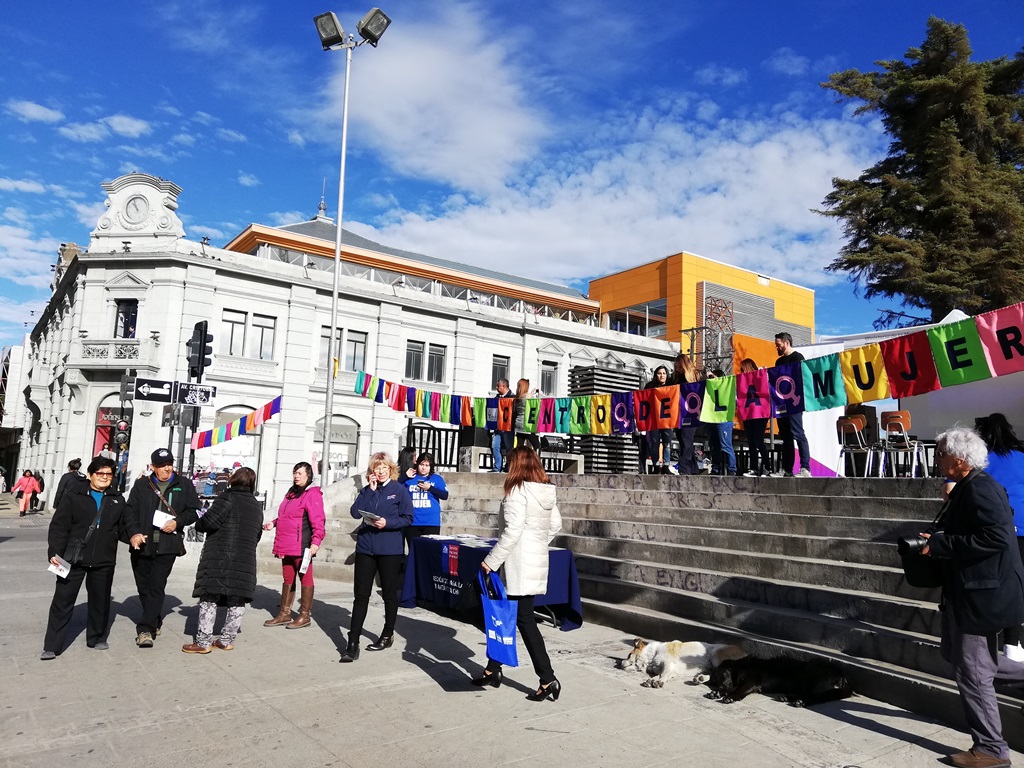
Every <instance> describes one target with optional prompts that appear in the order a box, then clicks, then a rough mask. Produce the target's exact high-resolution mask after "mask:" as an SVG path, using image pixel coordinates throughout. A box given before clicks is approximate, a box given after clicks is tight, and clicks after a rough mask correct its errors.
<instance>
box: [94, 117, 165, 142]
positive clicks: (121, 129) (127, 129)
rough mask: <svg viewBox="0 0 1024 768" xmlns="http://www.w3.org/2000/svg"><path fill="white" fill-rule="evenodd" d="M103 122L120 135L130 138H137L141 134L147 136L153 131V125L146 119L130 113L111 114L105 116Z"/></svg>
mask: <svg viewBox="0 0 1024 768" xmlns="http://www.w3.org/2000/svg"><path fill="white" fill-rule="evenodd" d="M102 122H103V123H104V124H106V125H107V127H109V128H110V130H112V131H113V132H114V133H116V134H117V135H118V136H125V137H127V138H129V139H137V138H138V137H139V136H146V135H148V134H150V133H152V131H153V127H152V126H151V125H150V124H149V123H148V122H146V121H145V120H139V119H138V118H137V117H129V116H128V115H111V116H110V117H105V118H103V121H102Z"/></svg>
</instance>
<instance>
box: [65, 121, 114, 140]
mask: <svg viewBox="0 0 1024 768" xmlns="http://www.w3.org/2000/svg"><path fill="white" fill-rule="evenodd" d="M57 130H58V132H60V134H61V136H65V137H67V138H69V139H71V140H72V141H81V142H83V143H84V142H92V141H103V139H105V138H107V137H108V136H109V135H110V131H108V130H107V126H106V125H104V124H103V123H68V124H67V125H62V126H61V127H60V128H58V129H57Z"/></svg>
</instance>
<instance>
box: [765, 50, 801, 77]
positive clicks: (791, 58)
mask: <svg viewBox="0 0 1024 768" xmlns="http://www.w3.org/2000/svg"><path fill="white" fill-rule="evenodd" d="M764 67H765V68H766V69H768V70H771V71H772V72H777V73H779V74H780V75H802V74H804V73H805V72H807V70H808V68H809V67H810V60H809V59H808V58H807V57H806V56H800V55H798V54H797V52H796V51H794V50H793V49H792V48H779V49H778V50H777V51H775V53H773V54H772V55H771V56H769V57H768V58H767V59H766V60H765V62H764Z"/></svg>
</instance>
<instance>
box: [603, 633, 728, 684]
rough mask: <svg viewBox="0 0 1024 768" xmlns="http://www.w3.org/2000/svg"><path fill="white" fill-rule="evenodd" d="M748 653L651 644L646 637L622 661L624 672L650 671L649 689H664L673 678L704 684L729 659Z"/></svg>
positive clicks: (710, 646)
mask: <svg viewBox="0 0 1024 768" xmlns="http://www.w3.org/2000/svg"><path fill="white" fill-rule="evenodd" d="M746 655H747V653H746V651H744V650H743V649H742V648H740V647H739V646H737V645H721V644H714V643H698V642H689V643H684V642H680V641H679V640H672V641H670V642H667V643H659V642H657V641H651V642H648V641H646V640H644V639H643V638H640V637H638V638H636V639H635V640H634V641H633V650H632V651H630V652H629V656H627V657H626V658H625V660H624V661H623V662H622V664H621V666H622V669H631V670H634V671H636V672H646V673H647V679H646V680H644V681H643V682H642V683H641V685H643V686H644V687H645V688H663V687H664V686H665V683H667V682H668V681H669V680H671V679H672V678H673V677H676V676H678V675H683V676H685V677H690V676H691V675H692V680H691V683H692V684H697V683H700V682H702V680H701V676H702V675H706V674H707V673H708V672H710V671H711V670H712V669H714V668H715V667H717V666H718V665H719V664H721V663H722V662H723V661H725V660H726V659H742V658H743V657H744V656H746Z"/></svg>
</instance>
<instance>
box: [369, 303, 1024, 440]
mask: <svg viewBox="0 0 1024 768" xmlns="http://www.w3.org/2000/svg"><path fill="white" fill-rule="evenodd" d="M1022 370H1024V302H1021V303H1019V304H1014V305H1012V306H1009V307H1004V308H1002V309H997V310H993V311H991V312H986V313H985V314H982V315H978V316H976V317H973V318H966V319H964V320H960V321H957V322H953V323H948V324H945V325H938V326H935V327H932V328H927V329H925V330H922V331H916V332H910V333H907V334H906V335H903V336H897V337H894V338H891V339H887V340H885V341H882V342H878V343H873V344H867V345H865V346H863V347H856V348H853V349H847V350H844V351H842V352H835V353H832V354H828V355H823V356H821V357H815V358H811V359H808V360H803V361H802V362H800V363H792V364H785V365H776V366H773V367H771V368H761V369H758V370H757V371H753V372H750V373H740V374H735V375H731V376H724V377H721V378H716V379H708V380H706V381H699V382H695V383H692V384H678V385H670V386H665V387H656V388H652V389H639V390H632V391H629V392H612V393H609V394H597V395H580V396H576V397H542V398H527V399H526V400H525V406H526V408H525V412H524V431H525V432H544V433H561V434H571V435H608V434H628V433H631V432H634V431H636V430H639V431H645V430H649V429H672V428H675V427H687V426H695V425H696V424H697V423H698V422H704V423H706V424H720V423H726V422H729V421H733V420H734V419H736V418H739V419H741V420H746V419H756V418H769V417H771V416H786V415H788V414H793V413H801V412H804V411H821V410H826V409H829V408H837V407H840V406H844V405H847V404H855V403H864V402H869V401H871V400H884V399H886V398H889V397H893V398H900V397H910V396H912V395H921V394H925V393H927V392H933V391H935V390H937V389H940V388H945V387H952V386H956V385H959V384H968V383H970V382H974V381H981V380H983V379H988V378H993V377H996V376H1006V375H1008V374H1012V373H1018V372H1020V371H1022ZM355 392H356V394H359V395H362V396H363V397H367V398H370V399H371V400H374V401H375V402H378V403H387V404H388V405H389V406H390V407H391V408H392V409H394V410H396V411H403V412H408V413H415V414H416V416H418V417H420V418H424V419H430V420H431V421H439V422H443V423H445V424H456V425H460V426H474V427H482V428H485V429H491V430H494V429H498V430H502V431H511V430H512V428H513V427H512V403H513V399H512V398H498V397H473V396H469V395H452V394H448V393H446V392H434V391H430V390H425V389H417V388H416V387H409V386H406V385H404V384H398V383H396V382H393V381H388V380H386V379H383V378H380V377H377V376H372V375H370V374H368V373H366V372H363V371H359V372H358V373H357V374H356V381H355Z"/></svg>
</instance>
